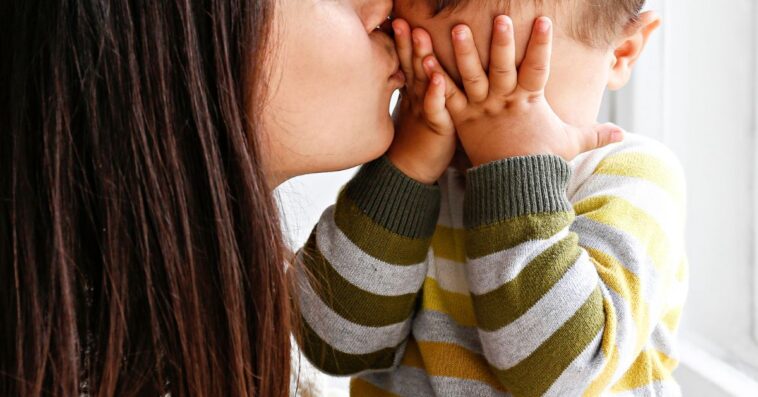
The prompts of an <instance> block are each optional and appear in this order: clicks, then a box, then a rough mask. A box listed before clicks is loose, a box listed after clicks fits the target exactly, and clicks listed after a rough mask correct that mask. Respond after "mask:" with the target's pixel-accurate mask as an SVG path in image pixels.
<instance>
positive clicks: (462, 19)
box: [389, 0, 660, 183]
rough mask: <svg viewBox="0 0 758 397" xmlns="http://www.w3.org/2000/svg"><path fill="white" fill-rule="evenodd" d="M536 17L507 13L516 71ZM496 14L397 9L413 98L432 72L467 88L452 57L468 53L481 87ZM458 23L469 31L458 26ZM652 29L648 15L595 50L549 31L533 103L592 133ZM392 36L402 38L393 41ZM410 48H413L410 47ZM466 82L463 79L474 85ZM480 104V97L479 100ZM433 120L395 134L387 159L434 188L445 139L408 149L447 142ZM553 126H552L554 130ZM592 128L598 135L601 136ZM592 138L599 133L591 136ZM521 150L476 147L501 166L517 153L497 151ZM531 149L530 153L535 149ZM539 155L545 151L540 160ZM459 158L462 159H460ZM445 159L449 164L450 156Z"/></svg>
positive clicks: (478, 7)
mask: <svg viewBox="0 0 758 397" xmlns="http://www.w3.org/2000/svg"><path fill="white" fill-rule="evenodd" d="M540 11H541V10H536V9H534V8H532V7H531V6H530V5H528V4H526V5H523V6H521V7H519V8H517V9H513V10H511V15H510V17H511V18H512V22H511V31H512V35H514V36H515V37H514V39H513V40H514V41H513V44H512V51H513V63H514V65H515V68H520V67H521V64H522V62H523V61H524V59H525V58H526V54H527V46H528V43H529V41H530V37H531V36H532V34H533V30H534V28H535V26H534V25H535V24H534V22H535V21H536V20H537V17H538V16H539V12H540ZM500 12H502V10H499V9H498V8H497V7H496V6H493V7H492V8H490V9H487V8H486V6H483V5H482V4H481V3H479V2H471V3H470V5H469V4H466V5H463V6H461V7H459V8H457V9H455V11H454V12H453V13H450V14H446V13H442V14H439V15H437V16H432V15H431V14H432V9H431V7H430V6H429V5H428V4H427V3H426V2H419V1H411V0H398V1H396V3H395V15H396V17H397V18H398V19H396V20H395V22H394V23H393V26H394V27H395V29H396V35H395V40H396V42H397V45H398V49H399V53H400V59H401V62H402V63H403V70H404V72H405V73H406V75H408V76H413V78H408V81H409V86H410V85H414V86H415V87H416V88H414V90H413V91H419V90H420V89H419V88H418V87H422V86H428V80H429V78H430V77H433V75H434V73H435V72H438V73H440V74H441V75H447V74H449V76H450V79H449V81H450V84H448V85H449V86H452V87H455V86H462V85H463V84H462V80H465V79H461V71H460V70H461V68H460V63H461V59H462V57H460V56H456V55H461V54H463V53H466V52H468V53H469V54H468V55H471V53H473V55H474V56H468V57H463V59H464V60H465V62H467V63H469V64H473V63H474V60H476V61H478V62H477V63H478V64H479V67H480V68H481V70H482V72H481V73H480V74H479V75H478V77H476V78H478V79H479V80H483V79H484V80H486V78H487V74H486V73H487V71H488V66H489V64H490V60H491V54H490V49H491V48H490V47H491V46H490V44H491V41H492V35H493V22H492V21H493V20H494V19H495V17H496V16H497V15H498V14H499V13H500ZM563 12H566V11H563ZM559 17H562V15H560V16H559ZM462 23H465V24H467V25H462ZM469 26H470V28H469ZM658 26H660V18H659V17H658V16H657V15H656V14H655V13H653V12H645V13H643V14H642V15H641V17H640V23H639V24H637V25H636V26H628V27H627V28H626V29H624V32H623V33H622V34H621V35H620V36H619V37H618V38H617V39H616V40H614V41H613V42H612V43H611V44H610V45H609V46H608V47H607V48H600V49H599V48H592V47H589V46H587V45H585V44H584V43H581V42H579V41H577V40H575V39H573V38H571V37H569V36H568V35H567V34H566V33H565V32H564V31H563V29H562V27H561V26H560V25H555V26H554V27H553V28H551V33H552V42H551V51H550V54H549V56H548V60H547V64H548V65H549V66H548V70H549V79H548V80H547V81H546V84H545V86H544V88H543V89H542V92H541V93H539V94H540V95H541V96H540V95H537V96H533V98H544V102H545V105H547V107H548V108H549V109H550V111H549V112H548V111H546V110H544V109H543V113H544V114H548V113H551V114H552V115H551V116H550V117H553V116H555V118H557V120H561V121H562V122H563V123H564V124H565V125H568V126H575V127H576V128H579V127H581V128H583V129H581V130H582V131H592V129H591V128H589V127H591V126H595V125H596V118H597V114H598V111H599V108H600V102H601V101H602V96H603V93H604V91H605V89H606V88H609V89H612V90H616V89H620V88H621V87H623V86H624V85H625V84H626V83H627V82H628V81H629V78H630V77H631V72H632V69H633V66H634V64H635V63H636V61H637V59H638V58H639V56H640V55H641V53H642V51H643V50H644V47H645V45H646V43H647V41H648V39H649V37H650V35H651V34H652V32H653V31H654V30H655V29H656V28H657V27H658ZM457 28H461V29H464V28H465V29H467V32H468V39H467V40H465V41H458V40H455V39H454V37H455V36H454V35H453V32H454V31H455V30H456V29H457ZM398 30H399V31H400V34H398ZM403 42H405V44H403ZM411 42H412V44H409V43H411ZM467 43H468V44H467ZM403 46H409V47H412V49H411V51H410V54H409V53H408V51H406V52H405V55H404V51H403V50H402V48H403ZM431 54H434V56H432V55H431ZM427 58H432V61H428V60H427ZM404 59H405V60H404ZM419 59H420V61H419ZM437 60H438V61H437ZM425 61H428V62H430V65H429V66H431V67H428V66H427V65H424V68H423V70H424V73H423V74H419V73H415V72H414V67H413V65H415V64H416V63H418V62H422V63H425ZM434 61H437V62H438V63H437V66H438V69H435V67H434V64H433V62H434ZM481 65H484V67H482V66H481ZM471 76H477V75H476V74H473V75H471ZM471 76H470V77H469V78H473V77H471ZM450 88H451V87H446V90H447V91H449V90H450ZM429 90H434V88H429ZM459 91H460V92H461V93H463V94H464V95H463V96H464V97H465V96H466V94H471V93H469V91H468V90H459ZM448 94H449V93H448ZM474 96H476V95H474ZM481 96H482V95H481V94H479V97H481ZM405 98H407V100H408V101H409V102H414V99H415V101H416V102H417V103H416V104H413V103H411V104H410V105H406V107H407V108H409V109H414V108H415V109H422V110H421V111H417V113H419V114H422V116H423V115H424V114H426V113H429V112H425V111H423V108H424V100H423V99H421V97H420V96H419V95H411V94H409V95H406V97H405ZM467 101H468V99H467ZM448 110H449V106H448ZM439 120H441V117H439V116H438V117H437V125H430V123H429V122H428V118H427V123H426V127H427V128H416V129H413V130H407V131H401V132H399V134H398V137H399V138H398V139H396V142H395V143H393V146H392V148H391V149H390V152H389V155H390V159H391V160H392V161H393V162H394V163H395V164H396V166H398V168H400V169H401V170H402V171H403V172H405V173H406V174H408V175H409V176H411V177H413V178H414V179H417V180H419V181H421V182H424V183H433V182H434V181H436V179H437V178H438V177H439V176H440V175H441V173H442V172H444V170H445V169H446V168H447V166H448V165H449V163H450V161H448V162H447V163H445V164H443V162H441V161H440V162H434V161H433V160H434V159H436V158H439V157H442V156H440V155H439V154H440V153H448V152H449V147H450V145H451V143H450V139H448V140H447V141H445V142H444V143H443V141H444V139H437V140H436V141H434V142H436V143H437V145H436V147H435V146H434V145H431V146H427V147H426V148H424V150H420V148H419V147H418V146H415V147H413V146H412V145H411V144H412V143H414V142H420V141H430V139H428V138H426V139H424V138H421V137H423V136H437V137H439V136H448V134H447V133H446V132H445V131H446V130H447V129H449V125H448V127H441V126H440V125H439V123H440V121H439ZM554 121H555V120H554ZM416 124H417V125H418V124H420V123H416ZM554 124H555V125H557V122H556V123H554ZM456 125H457V123H456ZM595 127H596V129H597V128H599V127H597V126H595ZM595 132H596V133H602V132H598V131H597V130H596V131H595ZM459 135H460V131H459ZM400 138H402V139H400ZM522 138H523V137H522ZM585 139H586V138H585ZM523 142H524V141H523V140H517V141H510V142H509V141H507V140H503V139H502V137H501V138H499V139H490V140H489V141H482V142H480V143H479V145H480V146H481V147H494V146H500V147H501V151H502V153H501V154H500V156H501V157H500V158H505V157H508V156H509V155H512V154H513V153H516V152H519V150H515V149H511V150H510V151H508V150H503V148H502V146H508V145H510V146H514V145H515V146H518V145H519V144H520V143H523ZM596 142H600V139H596ZM495 144H497V145H495ZM531 145H532V146H535V147H536V145H534V144H531ZM464 146H465V145H464ZM577 147H578V146H577ZM469 149H470V148H469ZM469 151H470V150H468V149H467V150H466V153H465V154H463V156H464V157H466V154H467V155H468V156H467V157H477V156H476V155H475V156H472V153H469ZM545 151H546V150H545V149H544V148H543V150H542V152H545ZM425 153H433V154H434V155H432V156H429V155H426V154H425ZM459 154H461V153H460V152H459ZM577 154H578V153H577ZM450 157H451V158H452V156H450ZM458 157H460V155H459V156H458ZM486 157H491V155H490V156H483V158H486ZM468 160H469V159H463V160H461V159H460V158H459V159H457V160H456V163H459V164H460V163H464V164H465V163H467V162H468ZM472 160H473V159H472ZM473 162H476V161H473Z"/></svg>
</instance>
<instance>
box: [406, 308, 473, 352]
mask: <svg viewBox="0 0 758 397" xmlns="http://www.w3.org/2000/svg"><path fill="white" fill-rule="evenodd" d="M412 332H413V337H414V338H415V339H416V340H417V341H420V342H424V341H429V342H445V343H454V344H456V345H459V346H461V347H463V348H465V349H466V350H469V351H471V352H474V353H476V354H482V353H483V350H482V344H481V342H480V341H479V334H478V333H477V330H476V328H474V327H463V326H461V325H458V323H456V322H455V320H453V319H452V318H450V316H448V315H447V314H445V313H440V312H436V311H430V310H422V311H421V312H420V313H419V314H418V315H416V318H415V319H414V320H413V330H412Z"/></svg>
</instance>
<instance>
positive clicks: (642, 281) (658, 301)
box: [466, 148, 685, 396]
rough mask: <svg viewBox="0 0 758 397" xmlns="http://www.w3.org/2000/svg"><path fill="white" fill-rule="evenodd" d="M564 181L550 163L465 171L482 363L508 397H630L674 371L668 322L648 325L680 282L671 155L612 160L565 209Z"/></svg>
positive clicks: (679, 195) (521, 160) (562, 167)
mask: <svg viewBox="0 0 758 397" xmlns="http://www.w3.org/2000/svg"><path fill="white" fill-rule="evenodd" d="M642 149H644V148H642ZM570 175H571V169H570V168H569V166H568V163H566V162H565V161H564V160H563V159H562V158H560V157H558V156H554V155H542V156H527V157H517V158H510V159H505V160H502V161H498V162H495V163H491V164H487V165H485V166H482V167H479V168H477V169H474V170H471V171H470V172H469V177H470V179H471V184H470V185H469V187H468V190H467V193H466V222H467V225H468V228H467V237H466V250H467V256H468V257H469V259H468V261H469V262H468V266H467V275H468V279H469V283H470V286H471V290H472V291H471V292H472V299H473V302H474V309H475V313H476V316H477V321H478V324H479V328H480V336H481V339H482V343H483V346H484V351H485V355H486V357H487V359H488V361H489V363H490V364H491V366H492V367H493V369H494V370H495V373H496V374H497V376H498V377H499V379H500V380H501V381H502V382H503V384H504V385H505V386H506V387H507V388H508V389H509V390H510V391H511V392H512V393H513V394H514V395H516V396H537V395H543V394H546V395H556V396H562V395H582V394H583V395H590V396H595V395H600V394H601V392H603V391H606V390H609V389H611V387H612V389H613V390H614V391H630V390H632V389H635V388H636V387H639V386H643V385H649V384H652V383H654V382H657V381H666V380H667V379H669V378H670V376H671V371H672V370H673V368H674V366H675V365H676V361H675V358H674V357H672V356H671V354H672V352H671V351H670V348H671V345H670V343H671V340H670V339H671V338H670V337H671V335H673V332H674V330H675V329H674V328H675V326H676V324H675V323H674V324H669V327H664V328H658V329H656V326H660V325H661V323H662V322H663V319H664V318H669V317H670V316H671V315H674V316H675V317H676V316H678V315H677V312H678V310H680V309H681V307H674V308H673V309H671V310H672V312H668V310H670V308H669V307H668V306H667V304H668V303H669V299H671V297H672V295H671V294H672V291H675V290H676V289H675V288H673V287H674V285H676V284H677V283H682V282H683V281H682V280H678V277H677V275H678V274H679V272H680V271H681V269H682V268H681V266H682V265H683V262H682V261H683V260H684V252H683V243H682V240H683V234H684V230H683V219H684V205H685V204H684V197H683V191H684V190H683V175H682V172H681V170H680V168H679V167H678V163H677V162H676V159H675V158H674V157H673V155H669V154H668V152H666V151H664V150H654V151H651V150H643V151H637V150H635V149H632V150H625V151H623V152H618V153H613V154H611V155H609V156H607V157H605V158H604V159H603V160H602V161H601V162H600V163H599V164H598V166H597V167H596V168H595V170H594V171H593V173H592V175H591V176H590V177H589V178H588V179H587V180H586V182H585V183H584V184H583V185H582V187H581V188H580V189H579V190H578V192H577V193H576V195H575V196H574V197H573V198H572V200H571V201H570V200H569V199H568V197H567V195H566V186H567V183H568V179H569V176H570ZM679 291H681V290H679ZM678 298H679V297H678ZM674 320H675V321H678V320H676V319H674ZM654 331H656V333H655V334H654Z"/></svg>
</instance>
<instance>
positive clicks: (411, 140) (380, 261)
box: [296, 20, 456, 375]
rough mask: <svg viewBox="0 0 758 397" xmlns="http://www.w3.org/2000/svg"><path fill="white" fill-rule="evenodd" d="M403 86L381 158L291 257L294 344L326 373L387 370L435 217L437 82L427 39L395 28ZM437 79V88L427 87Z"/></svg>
mask: <svg viewBox="0 0 758 397" xmlns="http://www.w3.org/2000/svg"><path fill="white" fill-rule="evenodd" d="M393 26H394V28H395V31H396V35H395V41H396V44H397V48H398V56H399V59H400V64H401V67H402V70H403V71H404V74H405V76H406V78H407V82H406V87H405V89H404V90H403V97H402V99H401V103H400V106H399V107H398V113H396V115H395V116H396V120H395V126H396V134H395V139H394V141H393V143H392V147H391V148H390V150H389V152H388V153H387V155H385V156H384V157H382V158H380V159H378V160H376V161H374V162H372V163H369V164H367V165H365V166H364V167H363V168H362V169H361V171H360V172H359V173H358V175H356V177H355V178H353V180H351V181H350V183H348V185H347V186H346V188H345V189H344V190H343V191H342V192H341V194H340V196H339V198H338V200H337V204H336V206H334V207H332V208H329V209H328V210H327V211H326V212H325V213H324V214H323V216H322V218H321V221H320V222H319V224H318V225H317V226H316V228H315V230H314V231H313V233H312V234H311V237H310V239H309V240H308V243H307V244H306V246H305V247H304V248H303V249H302V250H301V251H300V252H299V255H298V256H299V259H300V260H299V261H298V262H299V267H298V268H297V270H296V272H297V280H298V281H299V282H298V285H297V287H296V291H297V293H298V304H299V306H300V313H301V318H302V321H301V331H302V332H301V334H302V338H301V345H302V350H303V351H304V352H305V354H306V356H307V357H308V358H309V359H310V361H311V362H313V363H314V364H315V365H316V366H317V367H319V368H320V369H322V370H323V371H325V372H328V373H332V374H338V375H355V374H357V373H359V372H362V371H367V370H381V369H388V368H392V367H394V366H395V365H396V364H397V363H398V360H399V358H400V357H402V354H403V351H404V347H405V341H406V339H407V337H408V334H409V332H410V326H411V317H412V315H413V311H414V306H415V301H416V296H417V293H418V291H419V290H420V289H421V285H422V283H423V281H424V277H425V276H426V271H427V260H426V259H427V256H428V254H429V247H430V244H431V236H432V234H433V232H434V227H435V225H436V222H437V217H438V215H439V205H440V197H439V196H440V193H439V187H438V186H436V185H433V184H434V183H435V182H436V180H437V178H439V176H440V175H441V174H442V172H444V170H445V169H446V168H447V166H448V164H449V163H450V160H451V158H452V155H453V152H454V150H455V140H456V137H455V130H454V128H453V126H452V120H450V116H449V115H448V114H447V111H446V110H445V96H444V94H445V83H444V81H441V76H439V75H438V76H434V75H433V74H432V79H431V81H428V79H427V76H426V73H425V71H424V68H423V66H422V59H423V58H424V57H425V56H428V55H430V54H431V53H432V45H431V39H430V38H429V36H428V34H427V33H426V32H420V33H421V34H420V36H419V35H418V33H419V32H413V33H414V37H415V38H416V40H414V41H415V43H414V44H411V41H412V40H411V33H412V32H411V29H410V27H409V26H408V24H407V23H406V22H405V21H402V20H398V21H395V23H393ZM435 77H436V79H435Z"/></svg>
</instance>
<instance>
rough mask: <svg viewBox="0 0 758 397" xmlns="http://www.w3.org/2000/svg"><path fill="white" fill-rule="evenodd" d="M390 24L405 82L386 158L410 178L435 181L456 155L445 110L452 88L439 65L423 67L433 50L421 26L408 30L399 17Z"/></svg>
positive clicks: (450, 120) (449, 120)
mask: <svg viewBox="0 0 758 397" xmlns="http://www.w3.org/2000/svg"><path fill="white" fill-rule="evenodd" d="M392 26H393V29H394V30H395V44H396V46H397V52H398V57H399V58H400V67H401V68H402V70H403V74H405V81H406V85H405V87H404V88H403V89H402V90H401V96H400V103H399V105H398V106H397V107H396V108H395V113H394V115H393V118H394V120H395V139H394V141H393V142H392V146H390V149H389V151H388V152H387V157H388V158H389V159H390V161H391V162H392V163H393V164H394V165H395V167H397V168H398V169H399V170H400V171H402V172H403V173H404V174H406V175H408V176H409V177H411V178H413V179H415V180H417V181H419V182H421V183H427V184H433V183H434V182H436V181H437V179H439V177H440V176H441V175H442V173H443V172H445V170H446V169H447V167H448V165H449V164H450V161H451V160H452V158H453V155H454V154H455V144H456V135H455V128H454V127H453V121H452V119H451V118H450V115H449V114H448V112H447V110H446V109H445V92H446V88H447V89H450V88H452V87H450V85H449V84H446V83H445V80H444V78H443V76H442V74H441V73H440V72H441V71H442V69H441V68H439V67H437V68H425V67H424V66H423V65H424V62H423V60H424V58H425V57H427V56H430V55H431V54H432V40H431V37H429V34H428V33H427V32H426V31H423V30H420V29H416V30H414V31H413V32H412V34H411V29H410V26H409V25H408V23H407V22H406V21H404V20H402V19H396V20H394V21H393V23H392ZM411 43H413V44H411ZM428 76H431V77H428Z"/></svg>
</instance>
